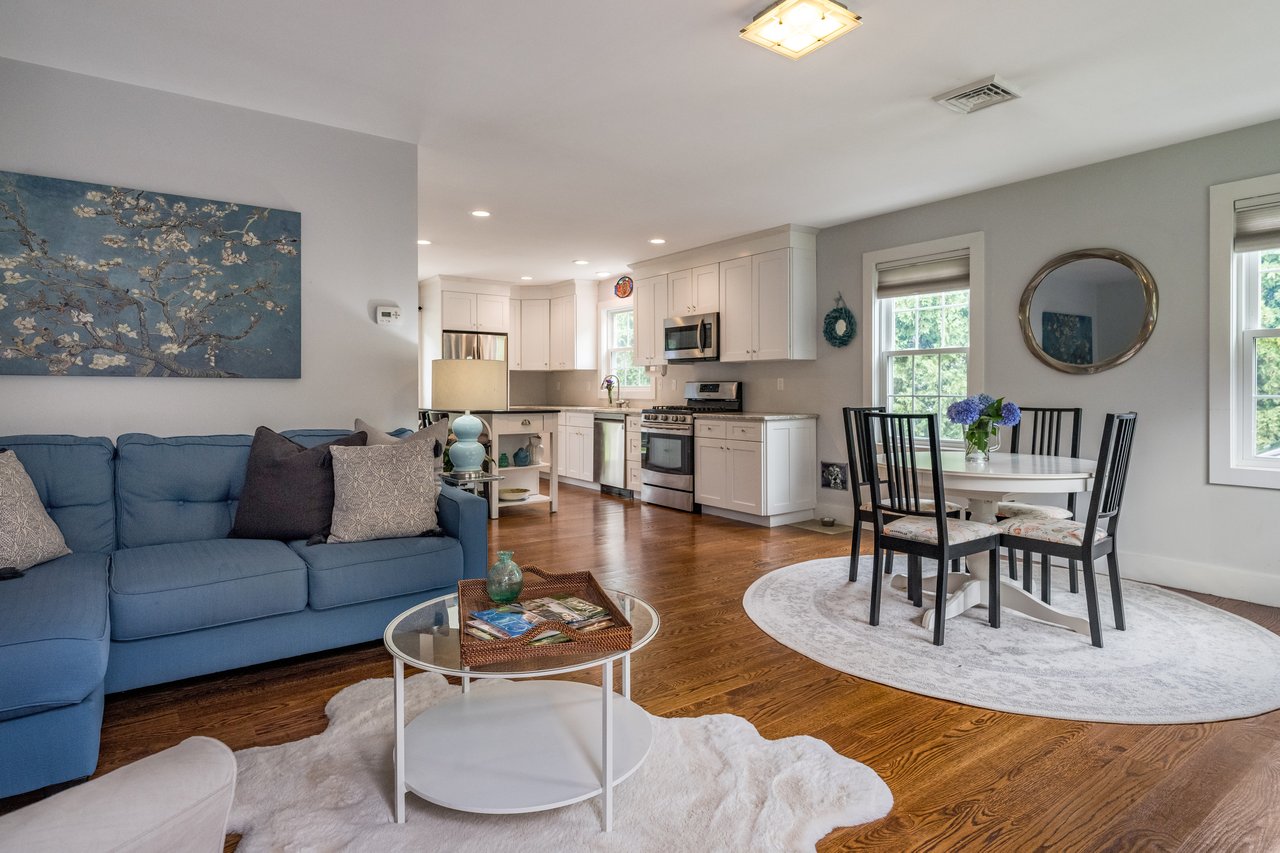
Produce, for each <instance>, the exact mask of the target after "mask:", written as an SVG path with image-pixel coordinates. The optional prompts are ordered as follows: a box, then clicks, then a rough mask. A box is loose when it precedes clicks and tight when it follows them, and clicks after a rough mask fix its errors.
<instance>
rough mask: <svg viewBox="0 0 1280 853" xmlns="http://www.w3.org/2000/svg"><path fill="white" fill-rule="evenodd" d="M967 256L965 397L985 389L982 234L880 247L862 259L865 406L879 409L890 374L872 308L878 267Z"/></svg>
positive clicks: (983, 238) (865, 254)
mask: <svg viewBox="0 0 1280 853" xmlns="http://www.w3.org/2000/svg"><path fill="white" fill-rule="evenodd" d="M961 251H967V252H968V253H969V379H968V384H969V388H968V393H969V394H977V393H979V392H980V391H982V390H983V381H984V377H985V375H986V335H985V333H984V330H985V321H986V299H985V291H986V287H985V285H986V256H985V235H984V232H982V231H974V232H971V233H969V234H958V235H956V236H954V237H943V238H941V239H938V240H928V241H925V242H923V243H912V244H910V245H906V246H897V247H894V248H892V249H880V250H877V251H874V252H866V253H864V254H863V255H862V316H863V317H864V318H866V319H867V321H868V322H867V323H866V325H867V326H869V327H870V328H867V329H864V330H863V336H862V398H863V405H867V406H878V405H883V404H884V401H885V400H886V399H887V397H888V393H887V392H888V389H887V388H885V387H883V386H884V380H885V377H887V376H888V366H887V365H884V364H882V362H883V361H884V359H883V358H882V357H881V351H882V348H881V346H880V344H881V340H880V338H881V335H882V334H883V330H884V324H883V323H881V322H879V321H880V314H879V313H878V312H877V310H876V291H877V287H878V284H879V280H880V277H879V272H878V271H877V267H879V266H880V265H882V264H900V263H903V262H906V261H910V260H913V259H916V258H925V257H928V256H930V255H941V254H945V253H947V252H961Z"/></svg>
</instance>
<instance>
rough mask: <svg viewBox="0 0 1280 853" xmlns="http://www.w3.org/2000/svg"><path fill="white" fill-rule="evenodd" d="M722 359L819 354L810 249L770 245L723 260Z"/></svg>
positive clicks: (814, 267)
mask: <svg viewBox="0 0 1280 853" xmlns="http://www.w3.org/2000/svg"><path fill="white" fill-rule="evenodd" d="M719 268H720V360H721V361H780V360H786V359H792V360H802V359H812V358H816V357H817V351H818V333H817V322H818V321H817V264H816V261H815V257H814V253H813V251H812V250H809V249H803V248H791V247H788V248H783V249H774V250H773V251H770V252H760V253H758V254H754V255H751V256H749V257H741V258H734V259H733V260H731V261H723V262H721V263H720V265H719Z"/></svg>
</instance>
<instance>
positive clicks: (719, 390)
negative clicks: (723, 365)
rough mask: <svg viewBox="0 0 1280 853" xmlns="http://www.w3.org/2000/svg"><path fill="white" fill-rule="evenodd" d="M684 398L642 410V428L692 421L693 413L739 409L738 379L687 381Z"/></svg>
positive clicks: (740, 409)
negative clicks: (669, 403) (674, 402)
mask: <svg viewBox="0 0 1280 853" xmlns="http://www.w3.org/2000/svg"><path fill="white" fill-rule="evenodd" d="M684 395H685V401H684V403H683V404H681V405H675V406H650V407H649V408H647V409H644V410H642V411H641V413H640V414H641V428H644V427H647V426H651V425H657V424H673V425H675V424H692V423H693V417H694V415H698V414H711V413H714V412H741V411H742V383H741V382H686V383H685V384H684Z"/></svg>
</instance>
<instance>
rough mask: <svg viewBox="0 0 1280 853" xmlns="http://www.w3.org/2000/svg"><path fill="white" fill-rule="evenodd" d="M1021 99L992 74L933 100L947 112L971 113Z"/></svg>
mask: <svg viewBox="0 0 1280 853" xmlns="http://www.w3.org/2000/svg"><path fill="white" fill-rule="evenodd" d="M1020 97H1022V96H1021V95H1019V94H1018V93H1017V92H1015V91H1014V90H1013V87H1012V86H1010V85H1009V84H1008V83H1006V82H1004V81H1003V80H1001V79H1000V78H999V77H997V76H995V75H994V74H992V75H991V76H990V77H985V78H983V79H982V80H975V81H974V82H972V83H966V84H965V85H963V86H961V87H960V88H958V89H952V90H951V91H950V92H943V93H942V94H941V95H934V97H933V99H934V100H935V101H937V102H938V103H940V104H942V105H943V106H944V107H946V108H947V109H949V110H955V111H956V112H958V113H971V112H976V111H977V110H983V109H986V108H987V107H994V106H995V105H996V104H1003V103H1004V102H1005V101H1012V100H1013V99H1014V98H1020Z"/></svg>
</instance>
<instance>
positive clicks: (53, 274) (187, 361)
mask: <svg viewBox="0 0 1280 853" xmlns="http://www.w3.org/2000/svg"><path fill="white" fill-rule="evenodd" d="M301 220H302V217H301V215H300V214H298V213H296V212H294V211H286V210H268V209H265V208H261V207H254V206H251V205H240V204H235V203H231V202H224V201H212V200H209V199H203V198H189V197H187V196H177V195H170V194H168V193H158V192H151V191H148V190H136V189H126V188H123V187H112V186H105V185H101V184H87V183H81V182H78V181H64V180H59V179H56V178H46V177H40V176H37V175H23V174H17V173H14V172H0V276H3V278H2V280H0V374H44V375H48V374H53V375H62V376H188V377H257V378H263V377H271V378H298V377H299V376H301V359H302V340H301V330H302V326H301V296H302V275H301V254H300V252H301V242H300V232H301Z"/></svg>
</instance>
